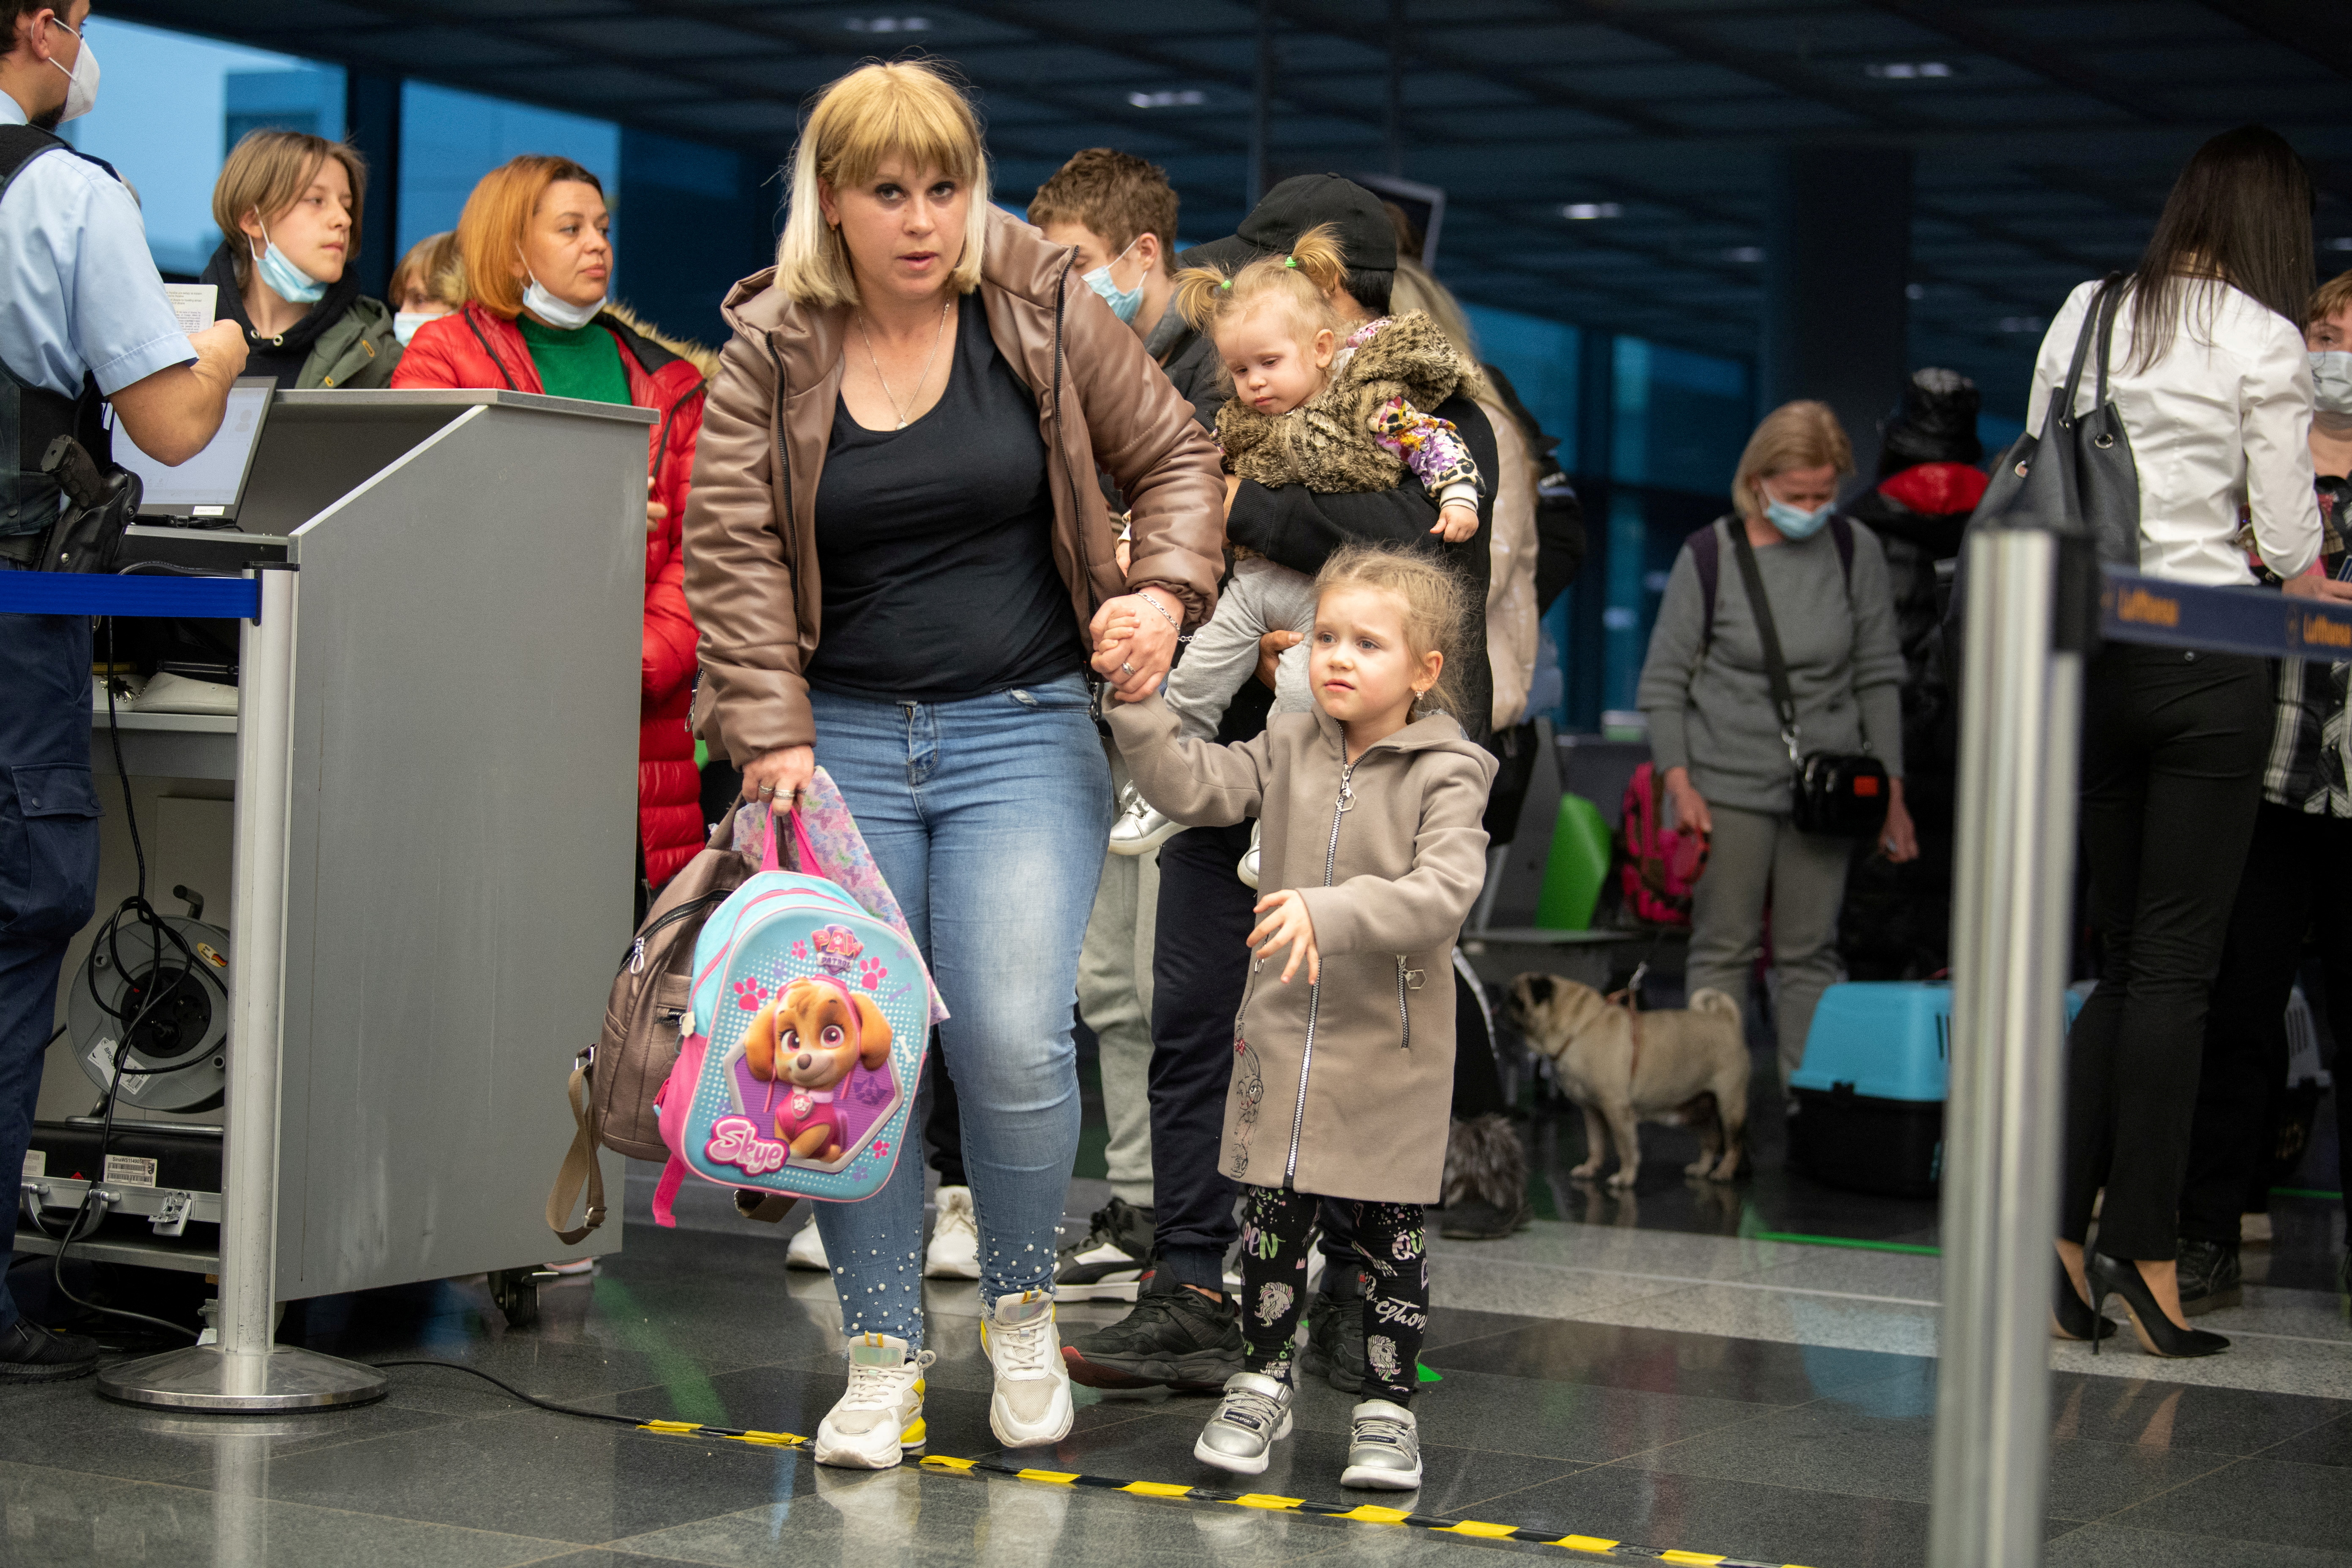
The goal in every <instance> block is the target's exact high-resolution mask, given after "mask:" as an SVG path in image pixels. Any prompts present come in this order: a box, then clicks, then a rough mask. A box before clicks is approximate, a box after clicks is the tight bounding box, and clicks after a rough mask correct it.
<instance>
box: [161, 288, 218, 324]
mask: <svg viewBox="0 0 2352 1568" xmlns="http://www.w3.org/2000/svg"><path fill="white" fill-rule="evenodd" d="M163 297H164V298H165V299H167V300H171V301H172V313H173V315H175V316H177V317H179V318H180V331H184V332H201V331H204V330H205V328H206V327H209V326H211V325H212V324H213V310H214V306H215V302H216V301H217V300H219V298H220V285H219V284H217V283H166V284H164V285H163Z"/></svg>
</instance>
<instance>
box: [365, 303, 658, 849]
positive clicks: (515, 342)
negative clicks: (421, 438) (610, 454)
mask: <svg viewBox="0 0 2352 1568" xmlns="http://www.w3.org/2000/svg"><path fill="white" fill-rule="evenodd" d="M596 324H597V325H599V326H601V327H603V328H604V330H605V331H609V332H611V333H612V334H613V337H614V341H616V342H618V343H619V344H620V346H621V368H622V370H623V371H624V372H625V373H626V374H627V376H628V381H629V401H630V402H631V403H634V404H635V405H637V406H638V407H639V408H650V409H652V410H653V411H654V413H655V415H656V418H655V420H654V426H653V431H652V433H651V436H650V437H649V438H648V446H647V449H646V473H647V475H648V476H649V477H650V478H651V479H652V481H653V486H652V490H651V492H650V493H651V499H652V500H657V501H659V502H661V503H662V504H663V505H664V506H666V507H667V508H668V509H669V515H668V517H667V519H665V520H664V521H663V522H662V523H661V525H660V526H659V527H657V528H655V529H654V530H652V531H649V532H648V533H647V534H646V620H645V642H644V650H643V658H642V659H641V661H640V663H639V667H638V693H637V841H638V843H639V845H640V846H641V847H643V848H644V850H645V858H646V880H647V881H649V882H651V883H652V884H653V885H654V886H655V887H656V888H658V887H660V886H661V885H662V884H663V883H664V882H667V881H668V880H669V879H670V878H671V876H672V875H674V874H675V873H676V872H677V868H679V867H681V866H683V865H685V864H686V863H687V862H688V860H691V859H693V858H694V857H695V855H696V853H697V852H698V850H700V849H701V848H702V846H703V839H704V837H705V831H704V826H703V821H702V775H701V773H700V771H699V770H698V769H697V768H696V767H695V765H694V733H693V731H691V730H689V729H688V727H687V717H688V710H690V709H691V707H692V705H693V701H694V619H693V617H692V616H689V615H688V613H687V607H686V590H685V563H684V561H683V560H682V559H681V556H680V548H681V542H682V540H683V537H684V535H683V532H682V527H683V519H684V518H685V516H686V507H687V494H688V485H689V483H690V481H691V476H692V474H693V471H694V455H695V446H696V442H697V439H698V437H699V435H700V433H701V430H702V405H703V385H704V381H703V371H702V367H701V366H700V365H699V364H698V363H696V360H695V357H694V353H695V351H692V350H690V349H689V348H688V346H687V345H685V344H679V343H670V342H667V341H666V340H663V339H661V338H659V337H658V336H656V334H655V333H653V332H652V331H650V330H648V329H646V327H644V326H642V325H640V324H639V323H638V322H637V321H636V320H635V318H634V317H632V316H630V315H629V314H627V313H626V312H625V311H623V310H616V309H614V308H613V307H610V306H607V307H606V308H605V309H604V310H601V311H599V312H598V313H597V316H596ZM392 384H393V385H394V386H395V387H409V386H449V387H456V386H472V387H491V388H504V389H507V390H510V391H514V392H532V393H538V392H544V390H545V388H544V387H543V386H542V385H541V382H540V379H539V367H538V366H537V365H535V364H533V363H531V358H530V345H528V344H527V343H525V342H524V341H523V335H522V329H521V328H520V327H518V326H516V325H515V324H514V323H513V322H512V321H504V320H501V319H500V318H499V317H497V316H494V315H492V314H491V313H490V312H489V311H488V310H484V309H482V307H481V306H480V305H478V304H468V305H467V307H466V308H465V309H464V310H458V311H457V312H455V313H454V314H451V315H446V316H443V317H441V318H439V319H438V320H436V321H427V322H425V325H424V326H423V327H422V328H420V329H419V330H418V331H417V333H416V336H415V339H413V340H412V341H411V342H410V343H409V345H408V353H407V354H406V355H405V356H404V357H403V358H402V360H401V362H400V368H399V370H398V371H397V372H396V373H394V376H393V381H392Z"/></svg>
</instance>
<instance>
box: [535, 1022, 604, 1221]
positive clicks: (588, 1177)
mask: <svg viewBox="0 0 2352 1568" xmlns="http://www.w3.org/2000/svg"><path fill="white" fill-rule="evenodd" d="M568 1092H569V1093H570V1095H571V1099H572V1147H571V1148H569V1149H567V1150H565V1151H564V1153H563V1168H562V1170H560V1171H558V1172H557V1173H556V1174H555V1185H554V1187H553V1188H551V1190H550V1191H549V1193H548V1194H547V1228H548V1229H550V1230H551V1231H553V1232H554V1233H555V1238H556V1239H557V1240H558V1241H561V1242H562V1243H563V1245H564V1246H566V1247H577V1246H579V1245H580V1243H582V1242H583V1241H585V1240H586V1239H587V1238H588V1233H589V1232H590V1231H592V1230H594V1229H595V1228H596V1227H597V1226H600V1225H603V1224H604V1171H603V1170H602V1169H601V1168H599V1167H598V1165H597V1163H596V1140H597V1137H598V1129H597V1125H596V1122H597V1118H596V1107H595V1103H594V1101H593V1099H592V1098H591V1097H590V1095H589V1093H588V1070H587V1064H586V1063H585V1062H583V1063H582V1064H581V1065H580V1066H578V1067H575V1068H572V1082H571V1085H570V1088H569V1091H568ZM583 1187H585V1188H586V1189H587V1196H588V1209H587V1213H586V1214H585V1215H583V1219H584V1221H585V1223H584V1224H583V1225H581V1226H578V1227H577V1228H572V1227H569V1226H566V1224H565V1221H566V1220H567V1219H569V1218H570V1216H571V1214H572V1200H573V1199H575V1198H577V1197H578V1196H579V1195H580V1191H581V1189H582V1188H583Z"/></svg>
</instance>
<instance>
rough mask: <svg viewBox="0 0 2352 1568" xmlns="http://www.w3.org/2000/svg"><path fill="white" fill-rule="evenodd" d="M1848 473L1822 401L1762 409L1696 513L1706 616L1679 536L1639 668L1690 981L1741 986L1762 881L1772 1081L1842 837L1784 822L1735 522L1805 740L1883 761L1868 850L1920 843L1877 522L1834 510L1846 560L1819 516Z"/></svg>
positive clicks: (1790, 1047)
mask: <svg viewBox="0 0 2352 1568" xmlns="http://www.w3.org/2000/svg"><path fill="white" fill-rule="evenodd" d="M1852 472H1853V447H1851V446H1850V445H1849V444H1848V443H1847V441H1846V437H1845V431H1844V430H1843V428H1841V427H1840V426H1839V425H1838V421H1837V416H1836V415H1834V414H1832V413H1831V412H1830V409H1829V405H1826V404H1822V403H1811V402H1800V403H1786V404H1782V405H1780V407H1778V408H1776V409H1774V410H1773V411H1772V412H1771V413H1770V414H1769V415H1767V416H1765V417H1764V422H1763V423H1762V424H1761V425H1759V426H1757V427H1756V433H1755V434H1754V435H1753V436H1751V437H1748V449H1747V450H1746V451H1745V452H1742V453H1741V454H1740V457H1739V470H1738V474H1737V475H1736V476H1735V477H1734V478H1733V479H1732V483H1731V496H1732V502H1733V504H1734V505H1735V506H1736V507H1737V508H1738V511H1737V512H1736V513H1735V514H1734V515H1732V516H1730V517H1726V518H1720V519H1718V520H1717V521H1715V522H1713V523H1711V524H1709V525H1708V526H1709V527H1711V528H1713V529H1714V530H1715V531H1716V535H1717V561H1718V563H1721V565H1722V566H1723V567H1724V568H1726V569H1725V570H1721V571H1719V572H1718V574H1717V583H1716V591H1715V614H1714V618H1713V622H1712V624H1709V622H1708V620H1707V617H1706V607H1705V595H1704V593H1703V592H1702V590H1701V588H1700V586H1699V577H1698V566H1697V563H1696V559H1695V558H1694V557H1693V555H1692V553H1691V550H1690V547H1689V546H1688V545H1685V546H1684V547H1683V551H1682V553H1681V554H1680V555H1678V556H1676V557H1675V569H1674V573H1673V574H1672V575H1671V576H1669V577H1668V578H1667V580H1666V595H1665V600H1664V603H1663V604H1661V605H1659V606H1658V624H1657V628H1656V629H1655V630H1654V632H1652V633H1651V636H1650V655H1649V658H1648V660H1647V661H1646V662H1645V663H1644V664H1643V667H1642V683H1641V688H1640V696H1639V701H1640V703H1641V708H1642V711H1643V713H1644V714H1645V715H1646V716H1647V717H1648V719H1649V721H1650V752H1651V755H1652V757H1653V758H1654V763H1655V766H1656V767H1657V769H1658V771H1659V773H1662V774H1663V775H1664V780H1665V786H1666V792H1667V794H1668V795H1669V796H1670V797H1671V798H1672V799H1673V801H1674V807H1675V820H1676V821H1677V822H1678V823H1679V824H1680V825H1681V826H1683V827H1684V828H1685V829H1691V828H1696V830H1697V831H1699V832H1700V833H1703V834H1706V835H1707V836H1708V838H1709V852H1708V858H1707V864H1706V875H1705V876H1703V877H1701V878H1700V879H1699V881H1698V887H1697V889H1696V895H1695V897H1694V898H1693V900H1692V901H1691V939H1690V960H1689V967H1688V970H1687V981H1686V984H1687V985H1688V988H1689V989H1690V990H1692V991H1697V990H1699V989H1700V988H1701V987H1704V986H1712V987H1714V988H1715V989H1717V990H1718V991H1721V992H1723V993H1724V994H1727V995H1729V996H1736V997H1739V998H1742V999H1743V1000H1744V999H1745V998H1746V997H1747V995H1748V972H1749V970H1750V969H1751V968H1752V967H1753V965H1754V964H1755V962H1756V954H1757V952H1758V949H1759V947H1760V946H1761V944H1762V942H1763V935H1764V908H1765V900H1766V897H1767V895H1768V893H1769V897H1770V900H1771V909H1772V962H1773V964H1774V967H1776V968H1777V969H1778V970H1779V971H1780V994H1779V1001H1778V1004H1777V1006H1776V1009H1775V1012H1776V1016H1775V1018H1774V1020H1773V1022H1774V1025H1775V1028H1776V1032H1777V1033H1778V1035H1779V1037H1780V1083H1781V1087H1782V1088H1783V1089H1786V1088H1787V1087H1788V1080H1789V1075H1790V1073H1793V1072H1794V1071H1796V1069H1797V1068H1798V1067H1799V1066H1800V1065H1801V1063H1802V1062H1803V1061H1804V1056H1805V1035H1806V1032H1807V1031H1808V1030H1809V1029H1811V1027H1812V1021H1813V1006H1814V1005H1815V1004H1816V1003H1818V1002H1819V1001H1820V1000H1821V996H1822V992H1823V991H1824V990H1826V989H1828V987H1829V985H1830V984H1831V983H1832V981H1834V980H1835V979H1836V978H1837V949H1836V937H1837V912H1838V906H1839V904H1840V903H1841V902H1842V901H1843V899H1844V897H1845V871H1846V859H1847V854H1848V851H1849V850H1850V849H1852V847H1853V842H1852V840H1850V839H1845V838H1832V837H1822V836H1820V835H1817V834H1811V833H1800V832H1799V831H1797V828H1796V826H1795V825H1794V824H1793V823H1791V822H1790V789H1789V775H1790V765H1789V749H1788V747H1787V745H1786V744H1785V743H1784V742H1782V741H1781V738H1780V719H1779V716H1778V714H1777V712H1776V710H1775V709H1774V705H1773V700H1772V686H1771V677H1770V676H1769V674H1768V673H1767V671H1766V667H1765V662H1764V645H1763V641H1762V638H1761V637H1760V636H1759V633H1758V630H1757V620H1756V616H1755V614H1754V613H1753V611H1752V610H1750V608H1749V607H1748V594H1747V590H1746V588H1745V587H1744V585H1743V584H1742V583H1741V580H1740V574H1739V573H1738V571H1736V570H1730V569H1728V568H1730V566H1731V563H1732V561H1733V545H1732V538H1731V534H1730V530H1732V529H1735V528H1736V529H1740V530H1742V531H1745V533H1746V535H1747V539H1748V544H1749V545H1751V546H1752V547H1753V548H1754V550H1755V552H1756V565H1757V572H1758V574H1759V577H1760V578H1761V580H1762V582H1763V584H1764V594H1765V597H1766V599H1767V600H1768V602H1769V605H1770V607H1771V612H1772V621H1773V625H1774V626H1775V628H1776V629H1777V630H1778V631H1779V633H1780V650H1781V654H1782V656H1783V658H1785V659H1786V661H1787V663H1788V667H1789V684H1790V689H1791V690H1792V692H1793V693H1794V695H1795V697H1796V701H1797V727H1798V730H1799V731H1800V732H1801V734H1802V735H1803V737H1804V744H1805V747H1806V749H1807V750H1808V751H1832V752H1853V751H1860V750H1864V749H1865V748H1866V749H1868V750H1869V751H1871V752H1874V753H1875V754H1876V756H1877V757H1878V759H1879V761H1880V762H1882V763H1885V764H1886V773H1887V776H1888V778H1889V779H1890V780H1892V781H1893V787H1892V789H1891V791H1890V794H1891V795H1892V796H1893V798H1892V799H1891V801H1890V802H1889V803H1888V805H1887V810H1886V826H1885V828H1884V829H1883V830H1882V833H1881V841H1880V844H1879V846H1878V847H1879V849H1880V851H1881V852H1883V853H1884V854H1885V856H1886V858H1888V859H1890V860H1895V861H1904V860H1908V859H1910V858H1913V857H1914V856H1916V855H1917V854H1918V852H1919V847H1918V843H1917V841H1916V837H1914V835H1913V833H1912V830H1911V816H1910V814H1909V813H1908V812H1907V811H1906V810H1905V809H1904V805H1903V710H1902V700H1901V689H1902V682H1903V653H1902V648H1901V647H1900V646H1899V645H1898V644H1897V642H1896V641H1895V604H1894V596H1893V595H1892V593H1891V592H1890V590H1889V589H1888V586H1887V580H1886V557H1885V552H1884V551H1882V550H1881V548H1880V546H1879V542H1878V539H1877V536H1876V535H1875V534H1873V533H1872V532H1871V531H1870V530H1869V529H1867V528H1864V526H1863V525H1862V524H1860V523H1858V522H1854V521H1851V520H1847V521H1845V523H1844V526H1845V528H1846V529H1848V530H1849V531H1851V534H1852V538H1853V563H1852V565H1851V567H1850V568H1849V567H1848V565H1847V564H1846V563H1844V562H1843V560H1842V559H1841V554H1842V552H1840V550H1839V548H1838V543H1837V541H1836V540H1835V539H1834V538H1833V537H1832V530H1831V529H1830V527H1829V526H1828V525H1829V522H1830V519H1831V514H1832V512H1833V511H1834V510H1835V507H1836V500H1837V483H1838V476H1839V475H1841V474H1850V473H1852Z"/></svg>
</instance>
